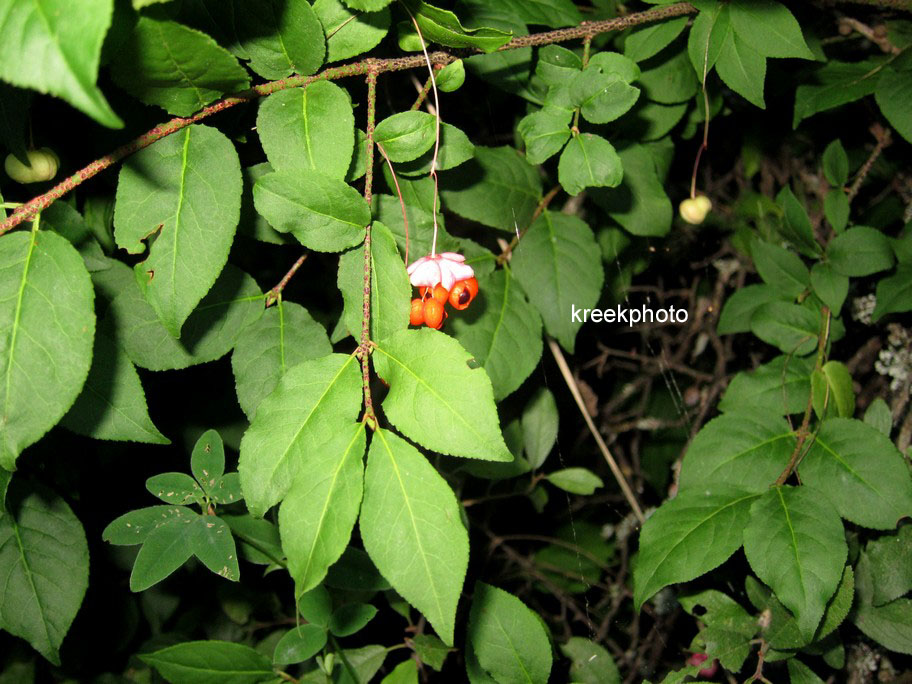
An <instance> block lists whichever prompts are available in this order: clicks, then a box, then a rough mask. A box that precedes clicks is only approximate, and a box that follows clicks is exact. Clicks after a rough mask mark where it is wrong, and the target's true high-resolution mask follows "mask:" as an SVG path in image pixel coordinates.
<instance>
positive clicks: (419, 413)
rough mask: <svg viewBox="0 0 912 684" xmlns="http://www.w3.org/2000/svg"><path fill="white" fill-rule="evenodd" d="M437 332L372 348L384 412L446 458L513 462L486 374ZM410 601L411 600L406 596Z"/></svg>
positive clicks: (406, 334) (411, 334)
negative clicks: (383, 387) (383, 386)
mask: <svg viewBox="0 0 912 684" xmlns="http://www.w3.org/2000/svg"><path fill="white" fill-rule="evenodd" d="M471 360H472V357H471V355H470V354H469V353H468V352H466V351H465V349H463V348H462V346H461V345H460V344H459V343H458V342H457V341H456V340H454V339H453V338H452V337H450V336H448V335H444V334H443V333H440V332H438V331H436V330H432V329H430V328H424V329H422V330H401V331H399V332H398V333H396V334H394V335H392V336H391V337H389V338H387V339H386V341H385V342H383V343H381V344H379V345H378V346H377V347H376V348H375V349H374V354H373V362H374V368H375V369H376V371H377V374H378V375H379V376H380V377H381V378H383V379H384V380H385V381H386V382H388V383H389V385H390V391H389V394H388V395H387V396H386V399H385V400H384V401H383V412H384V413H385V414H386V417H387V418H388V419H389V421H390V422H391V423H392V424H393V425H394V426H395V427H396V428H398V429H399V430H400V431H401V432H402V433H403V434H404V435H405V436H406V437H408V438H409V439H413V440H414V441H416V442H418V443H419V444H421V445H422V446H424V447H426V448H428V449H431V450H433V451H437V452H440V453H442V454H449V455H452V456H464V457H466V458H480V459H482V460H486V461H507V462H509V461H512V460H513V456H512V454H510V452H509V451H508V450H507V447H506V445H505V444H504V441H503V437H502V435H501V434H500V426H499V424H498V420H497V408H496V406H495V405H494V393H493V390H492V389H491V381H490V380H489V379H488V376H487V374H486V373H485V371H484V370H483V369H482V368H480V367H478V366H477V365H476V366H475V367H474V368H471V367H470V366H469V363H468V362H469V361H471ZM406 598H407V597H406Z"/></svg>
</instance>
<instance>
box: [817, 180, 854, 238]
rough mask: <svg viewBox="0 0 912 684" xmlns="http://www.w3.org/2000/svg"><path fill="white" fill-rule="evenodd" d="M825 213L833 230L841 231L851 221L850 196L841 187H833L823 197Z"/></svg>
mask: <svg viewBox="0 0 912 684" xmlns="http://www.w3.org/2000/svg"><path fill="white" fill-rule="evenodd" d="M823 213H824V214H825V215H826V220H827V221H829V222H830V225H831V226H833V230H835V231H836V232H837V233H841V232H842V231H844V230H845V227H846V225H847V224H848V222H849V197H848V195H846V194H845V192H843V191H842V189H841V188H832V189H831V190H828V191H827V194H826V196H825V197H824V198H823Z"/></svg>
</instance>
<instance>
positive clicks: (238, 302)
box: [103, 264, 263, 370]
mask: <svg viewBox="0 0 912 684" xmlns="http://www.w3.org/2000/svg"><path fill="white" fill-rule="evenodd" d="M262 314H263V295H262V293H261V292H260V290H259V288H258V287H257V285H256V282H254V280H253V278H251V277H250V276H249V275H247V274H246V273H244V272H243V271H241V270H239V269H237V268H235V267H234V266H231V265H230V264H228V265H227V266H225V268H224V269H223V270H222V273H221V275H220V276H219V278H218V280H216V281H215V285H213V286H212V289H211V290H210V291H209V294H207V295H206V296H205V297H204V298H203V300H202V301H201V302H200V304H199V306H198V307H197V308H196V310H195V311H194V312H193V313H192V314H191V315H190V317H189V318H188V319H187V322H186V323H185V324H184V326H183V329H182V333H181V339H180V340H175V339H174V337H172V336H171V334H170V332H169V331H168V330H166V329H165V327H164V325H162V323H161V320H160V319H159V318H158V316H157V315H156V313H155V311H154V310H153V309H152V306H151V305H150V304H149V303H148V302H147V301H146V299H145V298H144V297H143V296H142V293H141V292H140V291H139V288H137V287H135V286H133V284H131V286H130V287H129V288H127V289H126V290H124V291H123V292H122V293H121V294H119V295H118V296H117V297H116V298H115V299H114V301H113V302H111V306H110V308H109V309H108V313H107V317H106V319H105V321H104V324H103V325H104V329H103V330H104V332H105V333H106V334H110V335H111V336H112V337H114V339H116V340H117V341H118V342H119V343H120V345H121V347H122V348H123V350H124V351H126V352H127V355H128V356H129V357H130V359H131V360H132V361H133V363H135V364H136V365H137V366H139V367H140V368H148V369H149V370H174V369H178V368H187V367H188V366H193V365H195V364H199V363H206V362H207V361H214V360H215V359H218V358H221V357H222V356H224V355H225V354H227V353H228V352H229V351H231V349H232V347H234V344H235V341H236V340H237V338H238V336H239V335H240V334H241V332H242V331H243V330H244V328H245V327H247V326H248V325H250V324H251V323H253V322H254V321H256V320H257V319H258V318H259V317H260V316H261V315H262Z"/></svg>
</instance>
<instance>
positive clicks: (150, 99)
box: [111, 17, 250, 116]
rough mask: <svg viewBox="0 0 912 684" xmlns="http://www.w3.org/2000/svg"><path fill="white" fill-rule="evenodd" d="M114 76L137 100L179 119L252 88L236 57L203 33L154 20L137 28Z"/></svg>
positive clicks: (144, 20) (113, 69) (144, 21)
mask: <svg viewBox="0 0 912 684" xmlns="http://www.w3.org/2000/svg"><path fill="white" fill-rule="evenodd" d="M111 76H112V78H113V79H114V82H115V83H116V84H117V85H119V86H120V87H121V88H123V89H124V90H126V91H127V92H128V93H130V95H132V96H133V97H135V98H137V99H138V100H141V101H143V102H145V103H146V104H150V105H157V106H159V107H161V108H163V109H164V110H165V111H166V112H168V113H169V114H173V115H175V116H190V115H191V114H194V113H195V112H198V111H199V110H200V109H202V108H203V107H205V106H206V105H207V104H209V103H210V102H214V101H215V100H217V99H218V98H220V97H221V96H222V95H224V94H225V93H234V92H238V91H241V90H244V89H245V88H247V87H249V86H250V79H249V78H248V76H247V72H246V71H245V70H244V67H242V66H241V65H240V64H239V63H238V61H237V59H236V58H235V57H234V55H232V54H231V53H230V52H228V50H226V49H225V48H223V47H220V46H219V45H218V43H216V42H215V41H214V40H213V39H212V38H210V37H209V36H207V35H206V34H205V33H201V32H200V31H196V30H194V29H192V28H189V27H187V26H184V25H183V24H178V23H176V22H173V21H159V20H157V19H152V18H150V17H140V18H139V21H138V22H136V26H135V27H134V28H133V33H132V35H131V36H130V39H129V40H127V41H126V42H125V43H124V49H123V50H121V51H120V52H119V53H118V54H117V58H116V59H115V60H114V62H113V63H112V64H111Z"/></svg>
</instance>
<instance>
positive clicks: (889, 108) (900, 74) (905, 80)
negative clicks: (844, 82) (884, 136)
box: [874, 69, 912, 142]
mask: <svg viewBox="0 0 912 684" xmlns="http://www.w3.org/2000/svg"><path fill="white" fill-rule="evenodd" d="M874 99H875V100H876V101H877V106H878V107H880V111H881V113H882V114H883V115H884V117H886V119H887V121H889V122H890V125H891V126H893V128H895V129H896V132H897V133H899V134H900V135H901V136H902V137H904V138H905V139H906V141H908V142H912V95H910V92H909V72H908V71H900V70H899V69H885V70H884V73H883V75H882V76H881V77H880V79H878V81H877V88H876V90H875V91H874Z"/></svg>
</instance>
